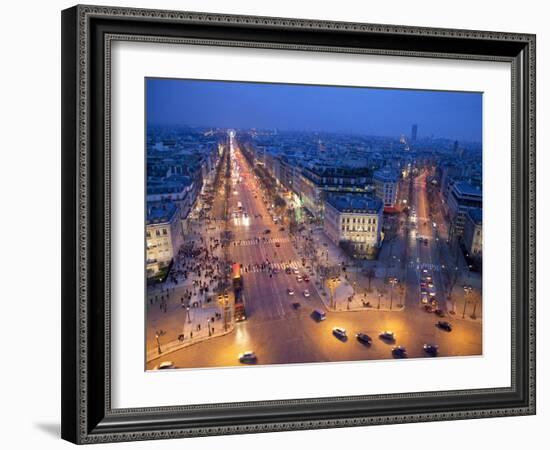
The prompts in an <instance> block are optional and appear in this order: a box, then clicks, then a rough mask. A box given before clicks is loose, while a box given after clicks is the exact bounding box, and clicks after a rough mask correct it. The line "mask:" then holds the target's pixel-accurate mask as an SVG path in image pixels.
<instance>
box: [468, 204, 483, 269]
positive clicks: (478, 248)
mask: <svg viewBox="0 0 550 450" xmlns="http://www.w3.org/2000/svg"><path fill="white" fill-rule="evenodd" d="M463 242H464V246H465V247H466V251H467V252H468V253H469V255H470V256H471V257H472V258H475V259H481V258H482V254H483V253H482V244H483V214H482V210H481V209H480V208H473V209H470V210H469V211H468V214H466V219H465V222H464V236H463Z"/></svg>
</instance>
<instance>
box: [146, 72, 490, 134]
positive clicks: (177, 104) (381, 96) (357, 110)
mask: <svg viewBox="0 0 550 450" xmlns="http://www.w3.org/2000/svg"><path fill="white" fill-rule="evenodd" d="M146 99H147V102H146V114H147V125H148V126H175V125H180V126H190V127H215V128H236V129H251V128H255V129H264V130H265V129H271V130H273V129H277V130H281V131H304V132H323V133H350V134H358V135H364V136H380V137H385V136H400V135H401V134H405V135H406V136H409V135H410V133H411V127H412V125H417V127H418V130H417V133H418V136H417V139H424V138H427V137H435V138H446V139H450V140H459V141H467V142H475V143H481V141H482V94H481V93H475V92H448V91H426V90H412V89H393V88H392V89H390V88H369V87H342V86H316V85H289V84H274V83H252V82H233V81H208V80H180V79H157V78H148V79H147V80H146ZM293 105H297V106H293ZM319 105H322V106H325V105H326V107H324V108H323V107H319ZM328 106H330V107H328ZM396 111H398V112H399V113H398V114H396Z"/></svg>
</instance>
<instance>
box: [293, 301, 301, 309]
mask: <svg viewBox="0 0 550 450" xmlns="http://www.w3.org/2000/svg"><path fill="white" fill-rule="evenodd" d="M300 306H301V305H300V302H294V303H292V307H293V308H294V309H300Z"/></svg>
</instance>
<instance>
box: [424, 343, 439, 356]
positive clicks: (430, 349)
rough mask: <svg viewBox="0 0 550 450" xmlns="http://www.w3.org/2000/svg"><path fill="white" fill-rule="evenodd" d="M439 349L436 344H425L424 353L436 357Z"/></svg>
mask: <svg viewBox="0 0 550 450" xmlns="http://www.w3.org/2000/svg"><path fill="white" fill-rule="evenodd" d="M438 349H439V347H438V346H437V345H435V344H424V351H425V352H426V353H427V354H428V355H431V356H436V355H437V351H438Z"/></svg>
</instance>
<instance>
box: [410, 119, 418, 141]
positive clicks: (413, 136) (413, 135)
mask: <svg viewBox="0 0 550 450" xmlns="http://www.w3.org/2000/svg"><path fill="white" fill-rule="evenodd" d="M417 134H418V125H417V124H416V123H415V124H414V125H413V126H412V132H411V142H414V141H416V136H417Z"/></svg>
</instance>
